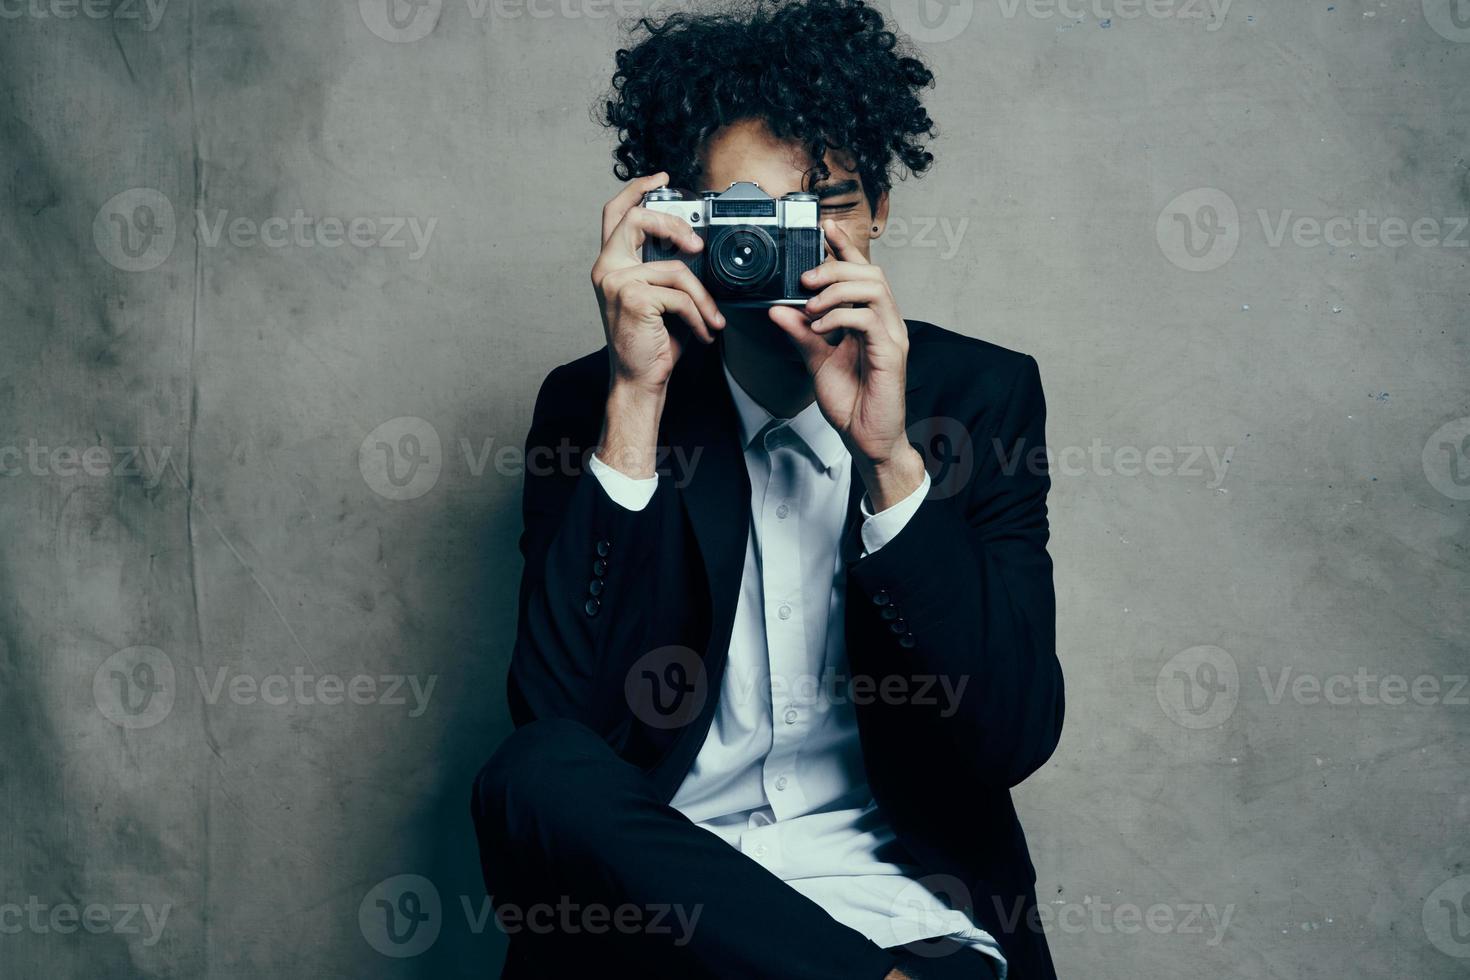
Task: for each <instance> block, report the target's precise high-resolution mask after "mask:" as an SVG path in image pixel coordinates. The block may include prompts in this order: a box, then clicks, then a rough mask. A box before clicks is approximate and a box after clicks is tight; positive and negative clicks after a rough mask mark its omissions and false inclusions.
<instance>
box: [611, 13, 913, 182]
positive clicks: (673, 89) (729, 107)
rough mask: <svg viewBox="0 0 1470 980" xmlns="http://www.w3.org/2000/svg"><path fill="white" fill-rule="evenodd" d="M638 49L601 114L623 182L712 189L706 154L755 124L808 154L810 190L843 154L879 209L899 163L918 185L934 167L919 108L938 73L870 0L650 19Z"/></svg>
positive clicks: (640, 27) (640, 28) (643, 21)
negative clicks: (721, 139)
mask: <svg viewBox="0 0 1470 980" xmlns="http://www.w3.org/2000/svg"><path fill="white" fill-rule="evenodd" d="M629 40H630V42H632V43H631V46H630V47H628V48H626V49H622V50H619V51H618V53H617V71H616V72H615V73H614V74H613V79H612V90H611V92H610V93H609V94H608V95H607V97H606V98H605V99H604V100H603V102H602V104H601V108H602V110H603V116H604V121H605V123H606V125H607V126H608V127H610V128H612V129H615V130H617V133H618V141H619V142H618V147H617V150H616V151H615V153H614V156H616V158H617V161H618V162H617V164H616V165H615V166H614V167H613V173H614V174H615V175H616V176H617V177H618V179H619V180H629V179H631V178H634V177H640V176H644V175H647V174H651V173H658V172H659V171H661V170H667V171H668V172H669V175H670V178H671V180H670V183H671V185H672V186H674V187H684V188H689V189H691V190H700V189H703V187H702V184H701V183H700V163H699V149H700V146H701V145H702V144H703V143H704V141H705V140H706V139H708V138H709V136H710V134H711V133H713V132H714V131H715V130H717V129H719V128H721V127H722V126H725V125H728V124H730V123H733V122H736V121H738V120H741V119H751V118H755V119H761V120H763V121H764V122H765V123H766V125H767V126H768V127H769V128H770V130H771V132H772V133H773V134H774V135H775V136H777V137H778V138H780V139H783V140H796V141H799V142H801V143H802V144H803V145H805V146H806V147H807V148H808V149H809V151H810V154H811V159H812V161H813V164H812V167H811V169H810V170H809V171H808V174H807V177H806V184H805V186H806V187H808V188H810V187H811V186H812V185H814V184H816V183H817V182H819V181H821V180H824V179H826V178H827V177H828V176H830V175H829V173H828V172H827V168H826V166H825V165H824V164H823V162H822V161H823V160H824V158H825V157H826V154H827V151H828V150H829V149H831V150H835V151H838V152H840V153H842V154H843V155H844V156H845V157H846V158H847V159H850V161H851V163H850V164H849V165H850V166H851V169H852V170H854V171H855V172H856V173H857V174H858V175H859V177H860V178H861V180H862V184H863V190H864V191H865V192H866V194H867V195H868V200H869V202H870V203H876V201H877V199H878V196H879V195H880V194H881V193H883V192H885V191H887V190H888V189H889V188H890V187H891V186H892V184H893V177H894V172H895V170H896V169H897V168H896V164H901V165H902V167H903V168H906V169H907V171H908V172H909V173H912V174H914V175H919V174H922V173H923V172H924V171H926V170H928V169H929V167H930V165H931V164H932V163H933V162H934V155H933V154H932V153H930V152H929V151H928V150H927V149H926V148H925V145H924V141H925V139H926V138H928V137H932V136H933V135H934V134H935V128H934V122H933V120H931V119H930V118H929V113H928V112H927V111H925V109H924V106H923V104H922V102H921V101H920V99H919V92H920V90H922V89H925V88H929V87H931V86H932V85H933V84H934V73H933V72H932V71H930V70H929V67H928V66H927V65H925V64H924V62H923V61H922V60H921V59H920V58H919V57H918V55H917V54H916V53H915V52H914V51H913V49H912V48H911V46H910V45H909V44H908V43H907V42H906V41H902V40H900V39H899V37H898V36H897V35H895V34H894V33H893V32H892V31H890V30H888V29H887V27H886V26H885V24H884V22H883V15H882V14H881V13H879V12H878V11H876V10H874V9H873V8H872V7H869V6H868V5H867V4H866V3H864V2H863V0H801V2H795V3H772V2H769V0H754V2H744V3H729V4H723V5H722V6H721V9H719V10H718V11H715V12H709V11H706V10H701V11H700V12H699V13H688V12H676V13H672V14H668V15H667V16H665V17H663V18H661V19H655V18H650V17H643V18H640V19H639V20H638V21H637V22H636V24H635V25H634V26H633V28H632V31H631V36H630V38H629ZM900 176H902V175H901V174H900Z"/></svg>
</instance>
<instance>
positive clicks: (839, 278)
mask: <svg viewBox="0 0 1470 980" xmlns="http://www.w3.org/2000/svg"><path fill="white" fill-rule="evenodd" d="M852 279H864V280H871V281H873V282H887V281H888V278H887V277H886V276H884V275H883V270H882V269H880V268H878V267H877V266H876V265H858V264H857V263H855V262H823V263H822V264H821V265H814V266H812V267H811V268H810V269H808V270H806V271H805V272H803V273H802V274H801V284H802V286H804V287H805V288H807V289H810V290H813V291H816V290H820V289H821V288H822V287H824V286H830V285H831V284H832V283H834V282H847V281H849V280H852Z"/></svg>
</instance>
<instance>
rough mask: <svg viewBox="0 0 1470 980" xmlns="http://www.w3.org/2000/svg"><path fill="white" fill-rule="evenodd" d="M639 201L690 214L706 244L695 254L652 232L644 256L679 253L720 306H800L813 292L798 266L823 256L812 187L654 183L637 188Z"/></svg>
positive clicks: (652, 208)
mask: <svg viewBox="0 0 1470 980" xmlns="http://www.w3.org/2000/svg"><path fill="white" fill-rule="evenodd" d="M643 206H644V207H646V208H648V209H649V210H650V211H662V212H664V213H665V214H672V215H674V216H675V217H677V218H679V219H681V220H683V221H686V222H688V224H689V226H690V227H691V228H693V229H694V230H695V232H696V233H697V234H698V235H699V237H701V238H703V239H704V248H703V249H702V250H701V251H700V252H698V253H697V254H695V255H688V254H686V253H684V252H681V251H679V248H678V246H677V245H674V244H672V243H670V242H667V241H665V240H663V239H656V238H652V237H650V238H649V239H648V240H647V241H646V242H644V244H643V261H645V262H659V261H662V260H664V259H678V260H679V261H681V262H683V263H684V264H685V265H687V266H689V268H690V269H691V270H692V271H693V272H694V274H695V275H696V276H698V277H699V280H700V282H702V283H704V285H705V288H707V289H708V290H709V291H710V294H711V295H712V296H714V298H715V299H716V300H717V301H718V302H719V303H720V304H721V305H722V306H756V307H764V306H802V305H804V304H805V303H806V301H807V300H808V299H810V298H811V296H812V295H813V294H812V292H811V291H810V290H806V289H803V288H802V286H801V274H802V273H803V272H805V271H807V270H808V269H811V268H813V267H815V266H818V265H821V263H822V261H823V260H824V259H825V258H826V257H827V247H826V241H825V240H824V238H823V237H822V227H821V224H820V223H819V218H818V208H817V195H815V194H810V193H807V192H805V191H797V192H796V193H793V194H787V195H785V196H784V197H781V198H779V199H778V198H774V197H771V196H770V195H769V194H767V193H766V192H765V191H763V190H761V189H760V185H758V184H755V183H752V182H751V181H748V180H738V181H736V182H735V183H733V184H731V185H730V187H729V189H727V190H725V191H724V192H718V191H703V192H701V193H700V195H699V196H698V197H697V198H691V197H690V196H689V195H687V194H686V193H685V192H684V191H681V190H678V189H676V188H672V187H660V188H658V189H657V190H653V191H649V192H648V193H647V194H645V195H643Z"/></svg>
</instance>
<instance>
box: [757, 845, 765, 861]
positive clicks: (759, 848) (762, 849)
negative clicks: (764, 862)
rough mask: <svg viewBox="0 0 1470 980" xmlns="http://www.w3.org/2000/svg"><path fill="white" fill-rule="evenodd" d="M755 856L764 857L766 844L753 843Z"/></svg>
mask: <svg viewBox="0 0 1470 980" xmlns="http://www.w3.org/2000/svg"><path fill="white" fill-rule="evenodd" d="M755 856H756V857H758V858H763V857H765V856H766V845H764V844H757V845H755Z"/></svg>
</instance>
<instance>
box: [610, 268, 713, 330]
mask: <svg viewBox="0 0 1470 980" xmlns="http://www.w3.org/2000/svg"><path fill="white" fill-rule="evenodd" d="M633 274H634V275H636V276H637V277H638V278H639V279H640V280H641V281H643V282H646V283H648V284H649V285H650V286H667V287H668V288H670V289H678V290H681V291H683V292H685V293H687V294H688V295H689V298H690V299H692V300H694V305H695V306H697V307H698V308H699V315H700V316H702V317H704V322H705V323H707V324H709V325H710V326H711V327H713V328H715V329H716V330H718V329H722V328H723V327H724V326H725V315H724V314H723V313H721V312H720V307H719V304H717V303H716V302H715V298H714V297H713V296H711V295H710V292H709V290H708V289H706V288H705V285H704V283H702V282H700V281H699V277H698V276H696V275H695V274H694V273H693V272H691V271H690V269H689V267H688V266H687V265H685V264H684V263H683V262H680V261H679V260H678V259H666V260H664V261H663V262H645V263H644V264H643V265H640V266H638V268H637V269H636V270H634V272H633Z"/></svg>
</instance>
